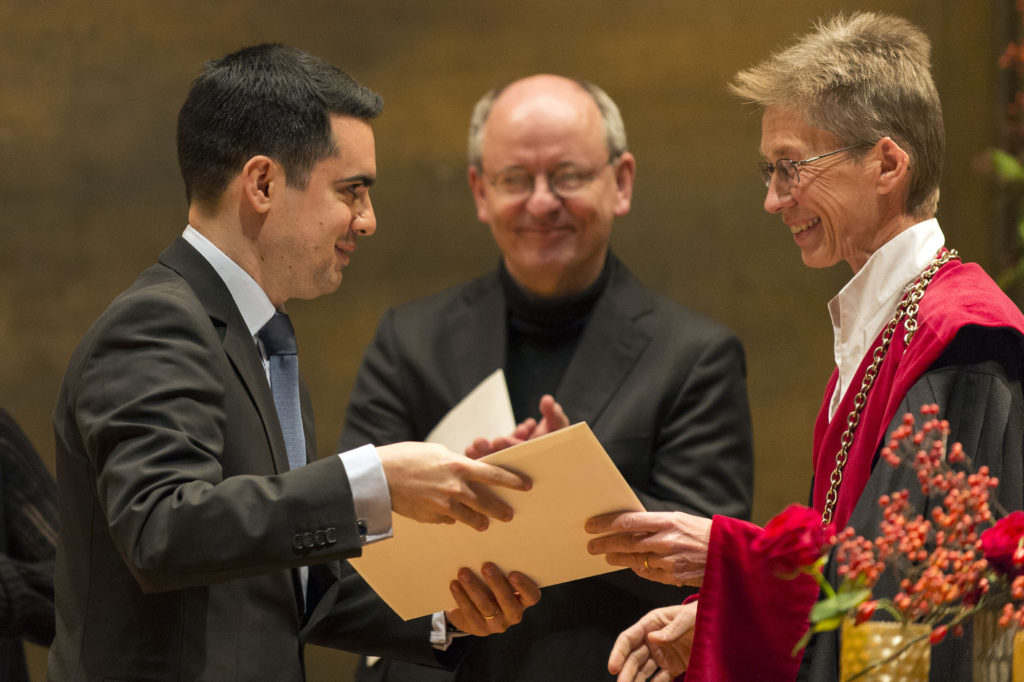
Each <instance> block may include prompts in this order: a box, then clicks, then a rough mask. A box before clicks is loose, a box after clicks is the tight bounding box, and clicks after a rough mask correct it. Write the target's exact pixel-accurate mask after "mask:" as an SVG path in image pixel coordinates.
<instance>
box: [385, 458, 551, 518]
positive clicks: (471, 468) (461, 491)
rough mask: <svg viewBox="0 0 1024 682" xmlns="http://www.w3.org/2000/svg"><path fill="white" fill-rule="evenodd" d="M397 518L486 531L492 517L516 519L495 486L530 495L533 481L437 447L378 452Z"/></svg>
mask: <svg viewBox="0 0 1024 682" xmlns="http://www.w3.org/2000/svg"><path fill="white" fill-rule="evenodd" d="M377 454H378V456H379V457H380V461H381V466H382V467H383V468H384V476H385V478H387V481H388V490H389V491H390V493H391V508H392V510H394V512H395V513H396V514H401V515H402V516H407V517H409V518H411V519H415V520H416V521H422V522H425V523H448V524H451V523H455V522H456V521H458V522H461V523H465V524H466V525H468V526H471V527H473V528H475V529H476V530H486V529H487V526H488V524H489V522H488V517H490V518H493V519H498V520H499V521H511V520H512V507H511V506H509V504H508V503H506V502H504V501H503V500H502V499H501V498H499V497H498V496H497V495H496V494H495V493H494V491H493V490H491V486H500V487H502V488H509V489H511V490H519V491H524V490H529V489H530V487H531V486H532V483H531V482H530V480H529V478H527V477H526V476H523V475H521V474H517V473H513V472H511V471H508V470H507V469H502V468H501V467H496V466H493V465H491V464H487V463H485V462H475V461H473V460H472V459H469V458H466V457H463V456H462V455H457V454H455V453H453V452H449V451H448V450H447V449H446V448H444V447H442V446H440V445H437V444H434V443H395V444H393V445H382V446H380V447H378V448H377Z"/></svg>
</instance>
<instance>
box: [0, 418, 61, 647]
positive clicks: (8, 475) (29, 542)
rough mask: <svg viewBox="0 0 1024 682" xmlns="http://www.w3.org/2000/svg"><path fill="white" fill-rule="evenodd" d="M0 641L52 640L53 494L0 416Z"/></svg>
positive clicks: (20, 437) (26, 446)
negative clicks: (6, 639) (5, 638)
mask: <svg viewBox="0 0 1024 682" xmlns="http://www.w3.org/2000/svg"><path fill="white" fill-rule="evenodd" d="M0 496H2V499H0V504H2V508H0V637H9V638H12V639H22V638H24V639H27V640H29V641H31V642H34V643H35V644H39V645H42V646H47V645H49V644H50V642H51V641H52V640H53V631H54V620H53V557H54V554H55V552H56V541H57V508H56V498H57V491H56V486H55V484H54V481H53V477H52V476H50V472H49V471H47V470H46V467H45V466H43V462H42V460H40V459H39V455H38V454H36V451H35V448H33V447H32V444H31V443H30V442H29V440H28V438H27V437H26V436H25V434H24V433H23V432H22V431H21V429H20V428H18V425H17V424H16V423H15V422H14V420H13V419H11V417H10V415H9V414H7V412H5V411H4V410H0Z"/></svg>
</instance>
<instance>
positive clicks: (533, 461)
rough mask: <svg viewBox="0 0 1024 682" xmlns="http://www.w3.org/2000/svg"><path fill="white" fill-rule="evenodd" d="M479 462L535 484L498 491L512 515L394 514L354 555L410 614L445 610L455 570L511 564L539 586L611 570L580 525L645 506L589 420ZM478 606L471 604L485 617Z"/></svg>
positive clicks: (379, 588) (374, 583) (401, 611)
mask: <svg viewBox="0 0 1024 682" xmlns="http://www.w3.org/2000/svg"><path fill="white" fill-rule="evenodd" d="M502 383H503V380H502ZM502 388H504V386H502ZM471 395H472V394H471ZM456 409H457V408H456ZM509 430H511V429H509ZM505 432H506V433H508V431H505ZM464 442H468V441H464ZM482 461H485V462H487V463H488V464H494V465H498V466H502V467H504V468H506V469H509V470H511V471H514V472H517V473H520V474H525V475H526V476H528V477H529V478H530V480H531V481H532V482H533V488H532V490H530V491H529V492H515V491H511V490H506V489H495V490H494V492H495V494H496V495H498V496H499V497H501V498H502V499H503V500H504V501H505V502H507V503H508V504H509V505H510V506H511V507H512V508H513V509H514V510H515V514H514V517H513V518H512V520H511V521H510V522H508V523H495V524H491V526H490V528H488V530H487V531H486V532H484V533H477V532H476V531H474V530H472V529H471V528H469V527H468V526H465V525H463V524H456V525H450V526H445V525H431V524H422V523H417V522H415V521H412V520H410V519H406V518H404V517H401V516H396V517H395V518H394V537H393V538H391V539H390V540H388V541H387V542H380V543H375V544H373V545H369V546H367V547H366V548H365V549H364V551H363V556H362V557H360V558H358V559H352V560H351V561H350V563H351V564H352V566H353V567H354V568H355V569H356V570H357V571H358V572H359V573H360V574H361V575H362V576H363V578H364V579H365V580H366V582H367V583H369V585H370V586H371V587H372V588H373V589H374V590H375V591H376V592H377V594H379V595H380V596H381V597H382V598H383V599H384V600H385V601H386V602H387V603H388V604H389V605H390V606H391V608H392V609H394V610H395V612H396V613H398V615H399V616H401V617H402V618H404V619H406V620H408V619H411V618H416V617H419V616H423V615H427V614H430V613H434V612H437V611H442V610H445V609H449V608H451V606H452V601H453V592H452V591H450V589H449V584H450V582H451V576H453V575H459V572H460V570H462V569H464V568H465V567H476V566H483V565H484V564H487V563H493V564H494V565H495V566H497V567H498V568H500V569H505V570H507V569H510V568H515V569H516V570H517V571H518V572H520V573H522V574H523V575H524V576H526V577H528V578H529V579H530V580H532V581H533V582H534V583H536V584H537V585H539V586H540V587H544V586H546V585H553V584H556V583H561V582H565V581H568V580H577V579H579V578H585V577H589V576H592V575H598V574H600V573H607V572H609V571H613V570H616V569H615V568H614V567H612V566H609V565H608V564H607V563H606V562H605V561H604V558H603V557H601V556H592V555H590V554H589V553H588V552H587V541H588V539H589V537H588V535H587V533H586V531H585V530H584V524H585V522H586V520H587V519H588V518H590V517H592V516H596V515H598V514H604V513H609V512H614V511H643V506H642V505H641V504H640V501H639V500H638V499H637V497H636V495H635V494H634V493H633V491H632V490H631V489H630V487H629V485H627V483H626V482H625V480H624V479H623V478H622V475H621V474H620V473H619V471H618V469H617V468H616V467H615V465H614V464H613V463H612V461H611V459H610V458H609V457H608V455H607V453H605V451H604V449H603V448H602V447H601V444H600V443H599V442H598V441H597V438H596V437H594V434H593V433H592V432H591V430H590V427H588V426H587V425H586V424H585V423H579V424H575V425H573V426H569V427H567V428H563V429H560V430H557V431H554V432H552V433H548V434H546V435H544V436H540V437H538V438H535V439H533V440H528V441H526V442H523V443H520V444H518V445H515V446H513V447H510V448H507V449H505V450H501V451H500V452H496V453H493V454H491V455H488V456H486V457H485V458H483V460H482ZM481 606H482V605H476V608H477V610H478V611H480V612H481V613H483V615H484V616H487V615H489V614H488V613H487V612H485V611H482V610H481Z"/></svg>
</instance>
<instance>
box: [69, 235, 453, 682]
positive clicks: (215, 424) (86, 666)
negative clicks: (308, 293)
mask: <svg viewBox="0 0 1024 682" xmlns="http://www.w3.org/2000/svg"><path fill="white" fill-rule="evenodd" d="M303 398H304V400H303V403H304V404H303V413H304V414H303V418H304V422H305V428H306V442H307V448H308V453H309V459H310V461H311V463H310V464H309V465H307V466H305V467H303V468H300V469H296V470H294V471H288V461H287V455H286V454H285V445H284V441H283V437H282V435H281V428H280V425H279V424H278V419H277V414H276V412H275V410H274V403H273V398H272V396H271V392H270V388H269V385H268V382H267V379H266V375H265V373H264V369H263V366H262V364H261V361H260V357H259V353H258V351H257V348H256V346H255V344H254V342H253V338H252V336H251V335H250V333H249V331H248V329H247V328H246V326H245V323H244V321H243V319H242V317H241V313H240V312H239V311H238V308H237V307H236V306H235V304H234V301H233V300H232V298H231V296H230V294H229V292H228V290H227V288H226V287H225V286H224V284H223V282H222V281H221V279H220V277H219V276H218V275H217V274H216V272H215V271H214V270H213V268H212V267H211V266H210V265H209V264H208V263H207V262H206V260H205V259H204V258H203V257H202V256H200V255H199V254H198V253H197V252H196V251H195V250H194V249H193V248H192V247H191V246H190V245H189V244H188V243H187V242H185V241H184V240H183V239H178V240H177V241H176V242H174V243H173V244H172V245H171V246H170V247H169V248H168V249H167V250H166V251H165V252H164V253H163V254H161V256H160V262H159V264H157V265H154V266H153V267H151V268H149V269H147V270H146V271H145V272H143V273H142V274H141V275H140V276H139V278H138V280H137V281H136V282H135V283H134V284H133V285H132V286H131V288H129V289H128V290H127V291H126V292H124V293H123V294H122V295H121V296H119V297H118V298H117V299H116V300H115V301H114V302H113V303H112V304H111V306H110V307H109V308H108V309H107V310H106V312H104V313H103V315H102V316H101V317H100V318H99V320H98V321H97V322H96V323H95V324H94V325H93V326H92V327H91V328H90V329H89V331H88V332H87V333H86V335H85V337H84V338H83V340H82V341H81V343H80V344H79V346H78V348H77V349H76V351H75V353H74V355H73V357H72V358H71V361H70V363H69V366H68V370H67V373H66V375H65V379H64V383H63V386H62V387H61V392H60V397H59V400H58V403H57V407H56V412H55V416H54V426H55V435H56V447H57V478H58V505H59V509H60V522H61V542H60V546H59V548H58V553H57V565H56V575H55V582H56V603H57V635H56V639H55V641H54V644H53V646H52V647H51V650H50V662H49V672H50V677H51V679H54V680H66V679H75V680H101V679H115V680H120V679H124V680H128V679H130V680H217V681H222V680H275V681H282V680H301V679H302V677H303V665H302V651H301V645H300V643H299V638H298V635H299V630H300V628H301V627H302V626H303V623H304V622H305V620H306V618H305V616H304V613H303V609H302V607H301V603H302V601H301V599H302V597H301V595H300V594H299V592H298V589H297V584H298V581H297V580H296V578H295V576H296V572H295V571H293V570H291V569H293V568H294V567H296V566H299V565H301V564H319V565H317V566H313V567H312V568H311V570H310V588H309V604H310V605H311V606H313V605H316V604H317V603H318V602H319V601H320V597H321V595H322V594H323V593H324V592H325V591H327V590H329V591H330V595H329V598H330V599H332V600H336V601H338V602H340V603H344V602H345V597H346V594H342V593H341V592H339V585H338V583H337V582H336V581H335V580H334V576H335V575H336V573H337V570H338V566H337V564H333V565H332V564H328V563H327V562H329V561H331V560H338V559H341V558H343V557H350V556H355V555H358V554H359V552H360V548H361V541H360V537H359V533H358V529H357V526H356V520H355V512H354V510H353V504H352V498H351V493H350V490H349V487H348V479H347V477H346V475H345V471H344V468H343V466H342V464H341V462H340V460H339V459H338V458H337V457H327V458H325V459H323V460H319V461H312V460H313V459H315V454H314V453H315V451H316V449H315V444H314V442H313V433H314V432H313V428H312V415H311V413H310V411H309V401H308V399H307V398H306V396H305V395H304V396H303ZM351 603H352V605H353V608H354V609H356V610H359V611H360V613H362V614H363V615H359V614H354V617H353V618H352V619H351V620H349V621H346V620H345V619H341V618H335V619H334V620H333V621H332V624H333V625H334V626H335V627H336V630H335V631H334V632H331V633H329V635H328V641H329V643H333V644H338V643H339V642H342V641H344V640H345V636H346V629H347V628H350V629H351V630H352V631H354V632H353V634H354V635H355V636H358V637H360V638H361V639H359V645H360V646H362V645H363V644H364V643H367V642H365V639H366V638H367V637H368V638H369V639H370V640H374V641H371V642H369V644H374V643H376V642H379V641H382V640H385V639H386V640H387V641H388V642H389V645H388V646H382V647H380V648H378V647H375V646H367V647H366V648H362V649H360V650H363V651H383V652H386V653H390V654H392V655H404V656H410V657H412V658H414V659H415V660H421V661H424V662H430V661H432V660H433V659H434V654H433V650H432V649H431V648H430V646H429V642H428V635H427V630H426V626H425V624H424V623H423V622H420V621H414V622H411V623H409V624H396V627H395V628H393V629H391V628H389V627H382V628H379V629H378V630H377V631H375V632H373V633H369V634H367V633H359V632H358V628H359V626H360V622H361V619H362V620H366V619H369V620H370V621H373V619H376V618H383V621H380V622H386V623H392V624H394V620H393V619H392V620H388V615H385V616H380V615H379V614H380V613H381V611H383V612H384V613H385V614H387V611H386V609H381V607H380V604H379V602H377V603H375V599H374V598H372V597H370V596H367V595H366V594H365V593H360V594H359V595H354V598H353V599H352V600H351ZM392 618H393V617H392ZM309 638H310V640H311V641H317V640H318V634H317V632H316V631H313V632H311V633H309ZM356 648H357V649H359V646H357V647H356Z"/></svg>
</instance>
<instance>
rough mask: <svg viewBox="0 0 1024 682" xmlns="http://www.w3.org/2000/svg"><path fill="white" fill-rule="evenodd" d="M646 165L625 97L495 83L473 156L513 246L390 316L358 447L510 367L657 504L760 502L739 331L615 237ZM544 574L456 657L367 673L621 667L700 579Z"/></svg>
mask: <svg viewBox="0 0 1024 682" xmlns="http://www.w3.org/2000/svg"><path fill="white" fill-rule="evenodd" d="M635 169H636V162H635V160H634V158H633V155H632V154H630V153H629V152H628V151H627V149H626V137H625V129H624V126H623V124H622V118H621V116H620V115H619V112H618V109H617V107H616V106H615V104H614V102H613V101H612V100H611V99H610V98H609V97H608V95H607V94H605V93H604V92H603V91H602V90H600V89H599V88H597V87H596V86H594V85H592V84H590V83H581V82H577V81H573V80H568V79H565V78H560V77H556V76H549V75H540V76H533V77H529V78H525V79H523V80H519V81H516V82H514V83H511V84H509V85H507V86H506V87H504V88H501V89H497V90H494V91H492V92H490V93H488V94H487V95H486V96H485V97H484V98H483V99H482V100H481V101H480V102H479V103H478V104H477V106H476V109H475V111H474V113H473V117H472V122H471V126H470V134H469V171H468V172H469V184H470V188H471V189H472V192H473V198H474V201H475V202H476V207H477V215H478V217H479V219H480V220H481V221H482V222H484V223H486V224H488V225H489V226H490V228H491V232H492V234H493V236H494V239H495V241H496V242H497V244H498V247H499V249H500V250H501V253H502V260H501V263H500V265H499V267H498V270H497V271H495V272H492V273H490V274H488V275H485V276H483V277H481V278H479V279H476V280H473V281H471V282H469V283H467V284H464V285H461V286H457V287H455V288H453V289H450V290H448V291H444V292H441V293H439V294H436V295H433V296H429V297H427V298H424V299H421V300H418V301H414V302H412V303H408V304H406V305H403V306H400V307H398V308H396V309H394V310H391V311H389V312H388V313H387V314H386V315H385V316H384V318H383V319H382V321H381V322H380V326H379V328H378V331H377V335H376V338H375V339H374V341H373V343H372V345H371V346H370V348H369V350H368V351H367V352H366V356H365V358H364V361H363V366H362V368H361V370H360V372H359V376H358V378H357V381H356V386H355V390H354V391H353V394H352V397H351V401H350V404H349V408H348V413H347V420H346V424H345V429H344V432H343V434H342V437H341V443H342V444H343V446H344V447H346V448H347V447H352V446H356V445H359V444H361V443H367V442H373V443H387V442H395V441H402V440H406V439H410V438H415V439H422V438H423V437H425V436H426V434H428V433H429V431H430V430H431V429H432V428H433V427H434V426H435V425H436V424H437V422H438V421H439V420H440V419H441V418H442V417H443V416H444V415H445V413H446V412H447V411H448V410H449V409H450V408H451V407H452V406H454V405H455V404H456V403H457V402H458V401H459V400H461V399H462V398H463V397H465V395H466V394H467V393H468V392H469V391H470V390H471V389H472V388H474V387H475V386H476V385H477V384H478V383H479V382H480V381H481V380H482V379H484V378H485V377H486V376H488V375H489V374H490V373H491V372H493V371H494V370H495V369H497V368H503V369H504V371H505V375H506V377H507V381H508V386H509V393H510V397H511V400H512V406H513V410H514V412H515V415H516V419H517V421H523V420H527V419H532V418H537V417H541V418H542V425H543V420H544V419H548V420H549V421H551V422H555V421H557V420H556V419H552V418H551V417H553V415H552V414H551V413H549V411H548V410H549V407H550V406H551V405H552V403H550V402H548V401H545V402H544V405H545V406H544V408H542V413H538V412H537V409H538V405H539V404H540V403H541V398H542V396H544V395H546V394H551V395H553V396H554V397H555V398H556V399H557V401H558V403H560V404H561V405H562V407H564V409H565V413H566V414H567V415H568V417H569V418H570V419H571V420H572V421H586V422H587V423H589V424H590V426H591V428H592V429H593V431H594V433H595V434H596V435H597V437H598V438H599V439H600V441H601V443H602V444H603V445H604V447H605V449H606V450H607V451H608V453H609V455H610V456H611V458H612V460H613V461H614V462H615V463H616V465H617V466H618V467H619V469H620V470H621V472H622V474H623V475H624V476H625V478H626V480H627V481H628V482H629V483H630V485H632V487H633V489H634V490H635V491H636V493H637V495H638V496H639V498H640V500H641V501H642V502H643V504H644V506H645V507H646V508H647V509H651V510H686V511H689V512H691V513H695V514H701V515H704V516H710V515H712V514H727V515H730V516H736V517H741V518H745V517H747V516H748V515H749V514H750V503H751V493H752V473H751V470H752V454H751V449H752V448H751V429H750V420H749V411H748V406H747V397H746V387H745V366H744V356H743V350H742V347H741V345H740V342H739V340H738V339H737V338H736V337H735V335H733V334H732V333H731V332H730V331H729V330H727V329H726V328H725V327H723V326H721V325H720V324H718V323H716V322H713V321H712V320H710V319H708V318H706V317H704V316H702V315H699V314H697V313H695V312H693V311H691V310H688V309H686V308H684V307H683V306H681V305H679V304H677V303H675V302H673V301H670V300H668V299H666V298H664V297H661V296H659V295H657V294H655V293H654V292H652V291H650V290H648V289H646V288H644V287H643V285H642V284H640V282H639V281H638V280H637V279H636V278H635V277H634V276H633V275H632V274H631V273H630V272H629V270H628V269H627V268H626V266H625V265H624V264H623V263H621V262H620V261H619V260H618V259H617V258H616V257H615V256H614V255H612V254H611V253H610V252H609V239H610V234H611V226H612V222H613V220H614V218H615V217H618V216H622V215H625V214H626V213H627V212H628V211H629V209H630V201H631V197H632V189H633V178H634V174H635ZM543 426H544V428H546V427H547V425H543ZM467 445H469V444H467ZM580 473H581V475H586V473H585V472H580ZM566 486H567V487H571V486H572V482H571V481H566ZM585 551H586V548H585V547H580V552H585ZM543 593H544V599H543V600H542V601H541V603H540V604H538V605H537V607H536V608H533V609H531V610H530V611H529V612H528V613H527V614H526V615H525V617H524V620H523V623H522V624H521V625H520V626H518V627H517V628H514V629H513V630H510V631H509V632H508V633H505V634H502V635H498V636H495V637H490V638H488V639H487V640H481V641H479V642H475V643H474V644H473V645H472V647H471V649H470V651H469V652H468V654H467V655H466V657H465V658H464V659H463V660H462V662H461V663H460V665H459V667H458V669H457V671H456V672H455V673H454V675H452V674H445V673H441V672H440V671H432V670H428V669H425V668H422V667H418V666H415V665H412V664H407V663H400V662H398V661H387V660H384V661H377V662H374V661H373V660H372V659H370V660H369V661H367V662H368V663H369V664H370V665H362V666H361V667H360V669H359V679H361V680H390V681H394V680H410V681H411V680H416V681H420V680H433V679H452V678H454V679H459V680H472V681H474V682H478V681H482V680H516V681H519V682H521V681H523V680H570V679H571V680H598V679H606V678H608V673H607V670H606V668H605V662H606V661H607V657H608V651H609V650H610V649H611V646H612V644H613V643H614V641H615V638H616V636H617V635H618V633H619V632H620V631H621V629H620V626H628V625H630V624H631V623H633V622H634V621H635V620H636V617H637V616H639V615H642V614H644V613H646V612H647V611H649V610H650V609H651V608H653V607H654V606H656V605H658V606H663V605H667V604H678V603H679V602H680V601H681V600H682V599H683V598H684V594H683V593H682V592H681V591H679V590H678V589H677V588H665V587H664V586H654V585H653V584H652V583H647V582H645V581H644V580H642V579H639V578H638V577H636V576H635V575H633V574H631V573H628V572H618V573H612V574H608V575H605V576H598V577H595V578H591V579H587V580H580V581H575V582H572V583H567V584H563V585H557V586H552V587H549V588H546V589H545V590H543Z"/></svg>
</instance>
